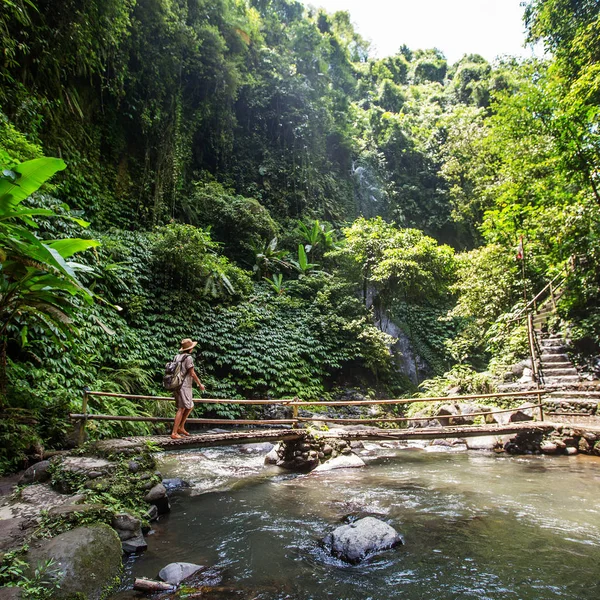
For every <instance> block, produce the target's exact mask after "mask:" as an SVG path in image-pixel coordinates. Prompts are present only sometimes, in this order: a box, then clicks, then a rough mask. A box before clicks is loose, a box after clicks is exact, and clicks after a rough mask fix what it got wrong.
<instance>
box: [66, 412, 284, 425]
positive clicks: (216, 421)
mask: <svg viewBox="0 0 600 600" xmlns="http://www.w3.org/2000/svg"><path fill="white" fill-rule="evenodd" d="M69 417H70V418H71V419H73V420H77V419H88V420H90V421H131V422H146V423H173V422H174V421H175V418H174V417H135V416H129V415H93V414H87V415H84V414H79V413H71V414H70V415H69ZM295 422H296V421H295V420H294V419H255V420H253V419H194V418H191V419H187V420H186V423H204V424H207V425H293V424H294V423H295Z"/></svg>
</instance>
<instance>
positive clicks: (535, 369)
mask: <svg viewBox="0 0 600 600" xmlns="http://www.w3.org/2000/svg"><path fill="white" fill-rule="evenodd" d="M533 336H534V333H533V315H532V313H531V312H528V313H527V339H528V341H529V354H530V356H531V370H532V371H533V380H534V381H535V382H536V383H539V380H540V378H539V373H538V367H537V361H536V357H535V342H534V338H533Z"/></svg>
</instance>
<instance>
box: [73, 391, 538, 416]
mask: <svg viewBox="0 0 600 600" xmlns="http://www.w3.org/2000/svg"><path fill="white" fill-rule="evenodd" d="M85 393H86V394H87V395H88V396H108V397H111V398H127V399H130V400H161V401H168V402H174V398H173V396H140V395H137V394H118V393H116V392H94V391H87V392H85ZM544 393H545V392H544V391H539V390H530V391H524V392H498V393H490V394H471V395H465V396H437V397H432V398H387V399H385V400H382V399H380V400H346V401H344V400H334V401H327V400H323V401H319V400H317V401H306V402H303V401H300V400H297V399H291V400H288V399H272V400H269V399H260V400H258V399H257V400H247V399H244V400H236V399H231V398H194V399H193V400H194V402H195V403H196V404H273V405H282V406H371V405H374V404H414V403H415V402H445V401H459V400H479V399H483V398H510V397H515V396H537V395H538V394H544ZM83 412H85V411H83Z"/></svg>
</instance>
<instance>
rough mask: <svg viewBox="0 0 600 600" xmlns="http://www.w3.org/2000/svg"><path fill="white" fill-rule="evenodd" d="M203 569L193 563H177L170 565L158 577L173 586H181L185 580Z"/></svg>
mask: <svg viewBox="0 0 600 600" xmlns="http://www.w3.org/2000/svg"><path fill="white" fill-rule="evenodd" d="M201 568H202V567H201V566H200V565H195V564H193V563H186V562H176V563H170V564H168V565H167V566H166V567H163V568H162V569H161V570H160V573H159V574H158V576H159V577H160V578H161V579H162V580H163V581H166V582H167V583H170V584H171V585H179V584H180V583H181V582H182V581H183V580H184V579H187V578H188V577H191V576H192V575H193V574H194V573H195V572H196V571H199V570H200V569H201Z"/></svg>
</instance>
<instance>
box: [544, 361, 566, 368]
mask: <svg viewBox="0 0 600 600" xmlns="http://www.w3.org/2000/svg"><path fill="white" fill-rule="evenodd" d="M572 366H573V363H572V362H571V361H570V360H565V361H563V362H559V361H556V362H554V361H550V362H547V363H545V368H546V369H568V368H570V367H572ZM542 368H544V362H543V361H542Z"/></svg>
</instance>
